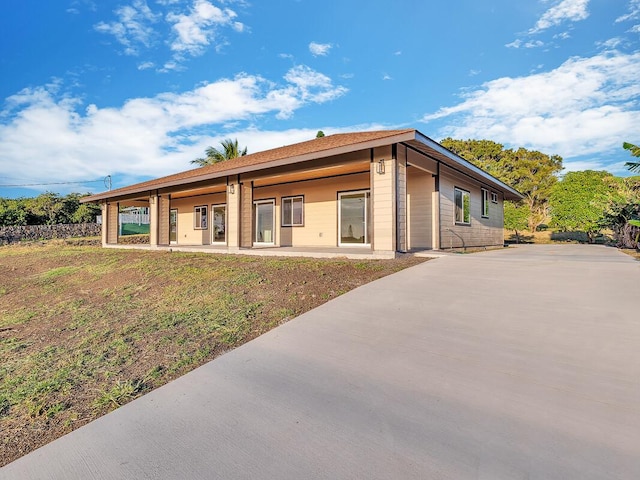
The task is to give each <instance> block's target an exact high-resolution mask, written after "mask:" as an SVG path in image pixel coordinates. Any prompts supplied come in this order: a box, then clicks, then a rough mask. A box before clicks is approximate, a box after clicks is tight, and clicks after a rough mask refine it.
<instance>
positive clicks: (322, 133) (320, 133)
mask: <svg viewBox="0 0 640 480" xmlns="http://www.w3.org/2000/svg"><path fill="white" fill-rule="evenodd" d="M322 137H324V132H323V131H322V130H318V133H316V138H322Z"/></svg>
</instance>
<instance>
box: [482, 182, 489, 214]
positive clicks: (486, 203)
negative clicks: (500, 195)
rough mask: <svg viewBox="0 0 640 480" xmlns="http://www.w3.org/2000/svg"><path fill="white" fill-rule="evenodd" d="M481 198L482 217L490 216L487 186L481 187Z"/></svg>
mask: <svg viewBox="0 0 640 480" xmlns="http://www.w3.org/2000/svg"><path fill="white" fill-rule="evenodd" d="M480 198H481V200H482V202H481V207H482V218H489V190H487V189H486V188H481V189H480Z"/></svg>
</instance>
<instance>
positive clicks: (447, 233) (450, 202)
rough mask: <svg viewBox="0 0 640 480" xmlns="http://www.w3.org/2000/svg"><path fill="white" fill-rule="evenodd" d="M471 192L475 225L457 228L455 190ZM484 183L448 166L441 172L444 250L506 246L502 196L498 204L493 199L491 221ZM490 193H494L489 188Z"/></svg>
mask: <svg viewBox="0 0 640 480" xmlns="http://www.w3.org/2000/svg"><path fill="white" fill-rule="evenodd" d="M455 187H458V188H461V189H463V190H467V191H469V192H470V211H471V225H456V223H455V216H454V214H455V211H454V206H455V201H454V188H455ZM481 187H482V185H481V184H480V183H476V182H474V181H473V180H472V179H470V178H468V177H466V176H463V175H460V174H458V173H457V172H455V171H454V170H451V169H449V168H447V167H445V166H442V167H441V169H440V213H441V217H440V222H441V223H440V225H441V235H442V244H441V246H440V247H441V248H443V249H447V248H465V247H482V246H491V245H502V244H503V243H504V230H503V221H504V219H503V210H502V205H503V202H502V194H501V193H500V192H496V193H498V203H497V204H495V203H491V200H489V218H483V217H482V211H481V210H482V198H481V195H482V193H481ZM489 191H494V192H495V190H491V189H489Z"/></svg>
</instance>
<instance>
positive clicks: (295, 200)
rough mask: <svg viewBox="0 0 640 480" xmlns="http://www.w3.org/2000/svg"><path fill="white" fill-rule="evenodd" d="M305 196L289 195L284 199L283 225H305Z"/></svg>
mask: <svg viewBox="0 0 640 480" xmlns="http://www.w3.org/2000/svg"><path fill="white" fill-rule="evenodd" d="M303 211H304V198H303V197H302V196H299V197H287V198H283V199H282V226H283V227H302V226H303V225H304V213H303Z"/></svg>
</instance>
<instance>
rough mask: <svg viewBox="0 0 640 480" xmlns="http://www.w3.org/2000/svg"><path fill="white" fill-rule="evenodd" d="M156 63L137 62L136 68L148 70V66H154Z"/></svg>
mask: <svg viewBox="0 0 640 480" xmlns="http://www.w3.org/2000/svg"><path fill="white" fill-rule="evenodd" d="M155 66H156V64H155V63H153V62H142V63H139V64H138V70H148V69H149V68H153V67H155Z"/></svg>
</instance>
